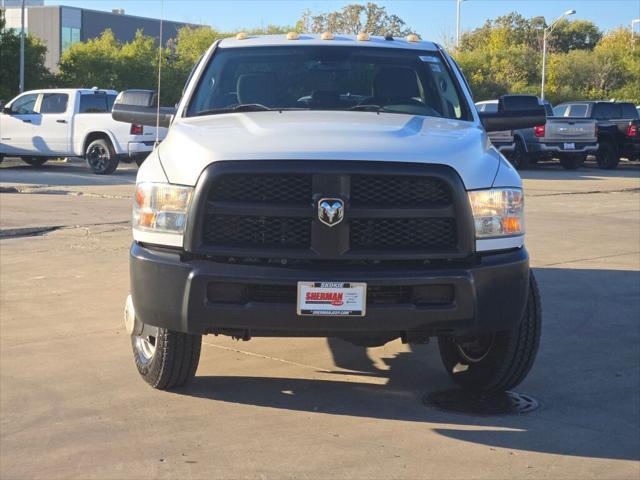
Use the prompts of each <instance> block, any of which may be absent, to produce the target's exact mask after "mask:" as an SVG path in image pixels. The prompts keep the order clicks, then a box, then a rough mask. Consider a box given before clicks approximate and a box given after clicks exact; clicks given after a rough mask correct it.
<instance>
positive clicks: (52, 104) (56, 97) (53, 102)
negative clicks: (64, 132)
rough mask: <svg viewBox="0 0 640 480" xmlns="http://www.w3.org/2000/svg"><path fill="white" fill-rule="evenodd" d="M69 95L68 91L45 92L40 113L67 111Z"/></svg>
mask: <svg viewBox="0 0 640 480" xmlns="http://www.w3.org/2000/svg"><path fill="white" fill-rule="evenodd" d="M68 102H69V95H67V94H66V93H45V94H44V95H43V96H42V103H41V104H40V113H64V112H66V111H67V103H68Z"/></svg>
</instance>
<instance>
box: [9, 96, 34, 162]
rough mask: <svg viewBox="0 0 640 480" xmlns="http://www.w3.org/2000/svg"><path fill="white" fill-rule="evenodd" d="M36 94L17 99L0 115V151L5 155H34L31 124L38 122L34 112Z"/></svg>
mask: <svg viewBox="0 0 640 480" xmlns="http://www.w3.org/2000/svg"><path fill="white" fill-rule="evenodd" d="M38 95H39V94H38V93H27V94H24V95H21V96H19V97H17V98H16V99H15V100H14V101H13V102H11V104H10V105H8V106H7V108H6V109H5V110H4V111H3V112H2V113H0V151H1V152H2V153H6V154H9V155H11V154H14V155H20V154H30V153H31V154H32V153H35V150H36V149H35V146H34V144H33V122H35V121H37V120H38V114H37V113H36V112H35V106H36V101H37V100H38Z"/></svg>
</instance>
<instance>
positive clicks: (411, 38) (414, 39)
mask: <svg viewBox="0 0 640 480" xmlns="http://www.w3.org/2000/svg"><path fill="white" fill-rule="evenodd" d="M419 41H420V37H418V35H416V34H415V33H410V34H409V35H407V42H411V43H416V42H419Z"/></svg>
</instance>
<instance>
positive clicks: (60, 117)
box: [0, 88, 167, 174]
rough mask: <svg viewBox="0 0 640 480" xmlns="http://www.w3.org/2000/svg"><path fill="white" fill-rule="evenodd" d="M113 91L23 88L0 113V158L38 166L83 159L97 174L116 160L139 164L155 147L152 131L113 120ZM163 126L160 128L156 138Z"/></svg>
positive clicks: (110, 169)
mask: <svg viewBox="0 0 640 480" xmlns="http://www.w3.org/2000/svg"><path fill="white" fill-rule="evenodd" d="M116 96H117V92H116V91H114V90H100V89H96V88H94V89H49V90H32V91H28V92H25V93H23V94H21V95H19V96H18V97H16V98H14V99H13V100H12V101H10V102H9V103H8V104H7V105H6V106H4V107H3V108H2V111H1V112H0V160H1V159H2V158H3V157H5V156H17V157H21V158H22V160H24V161H25V162H26V163H28V164H29V165H32V166H35V167H39V166H41V165H43V164H44V163H45V162H46V161H47V160H48V159H50V158H57V157H83V158H85V159H86V160H87V163H88V165H89V167H90V168H91V170H93V172H94V173H96V174H110V173H113V172H114V171H115V170H116V168H117V167H118V163H119V161H120V160H125V161H126V160H129V161H131V160H135V161H136V162H138V164H141V163H142V161H144V159H145V158H146V156H147V155H148V154H149V152H151V151H152V150H153V148H154V145H155V140H156V129H155V128H154V127H143V126H142V125H136V124H124V123H121V122H116V121H114V120H113V119H112V118H111V108H112V107H113V102H114V101H115V99H116ZM166 132H167V129H166V128H160V131H159V139H160V140H162V139H163V138H164V137H165V135H166Z"/></svg>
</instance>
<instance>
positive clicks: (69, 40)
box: [61, 27, 80, 52]
mask: <svg viewBox="0 0 640 480" xmlns="http://www.w3.org/2000/svg"><path fill="white" fill-rule="evenodd" d="M79 41H80V29H79V28H73V27H62V42H61V43H62V51H63V52H64V51H66V50H67V49H68V48H69V47H70V46H71V45H73V44H74V43H78V42H79Z"/></svg>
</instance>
